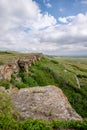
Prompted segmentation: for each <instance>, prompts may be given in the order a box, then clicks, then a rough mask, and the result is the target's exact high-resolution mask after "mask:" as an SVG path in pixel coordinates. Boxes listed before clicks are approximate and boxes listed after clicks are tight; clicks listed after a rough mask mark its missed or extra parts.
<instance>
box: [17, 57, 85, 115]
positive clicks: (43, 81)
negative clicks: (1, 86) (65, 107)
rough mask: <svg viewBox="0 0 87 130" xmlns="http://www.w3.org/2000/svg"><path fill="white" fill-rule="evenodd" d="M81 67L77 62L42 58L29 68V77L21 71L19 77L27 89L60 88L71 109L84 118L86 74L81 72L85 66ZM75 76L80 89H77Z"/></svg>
mask: <svg viewBox="0 0 87 130" xmlns="http://www.w3.org/2000/svg"><path fill="white" fill-rule="evenodd" d="M72 60H73V59H72ZM74 60H75V59H74ZM79 61H80V59H79ZM81 65H82V66H81ZM76 66H77V67H76ZM79 66H80V67H79ZM83 66H84V65H83V64H82V63H79V64H78V63H77V61H76V62H75V61H74V62H69V61H68V62H67V61H66V62H65V61H61V60H59V59H57V58H48V57H43V58H42V60H41V61H39V62H38V63H37V64H36V65H32V66H31V67H30V68H29V71H31V75H28V74H26V73H25V72H23V71H21V72H20V74H19V75H20V77H21V79H22V82H23V83H24V84H26V85H27V86H29V87H33V86H46V85H50V84H51V85H56V86H58V87H60V88H61V89H62V90H63V92H64V93H65V94H66V96H67V97H68V100H69V102H70V103H71V105H72V107H73V108H74V109H75V110H76V111H77V113H78V114H80V115H81V116H82V117H83V118H85V117H87V80H86V78H87V73H86V72H85V71H83V70H86V67H87V66H86V65H85V66H86V67H85V68H83ZM81 67H82V69H81ZM79 68H80V69H79ZM75 75H76V76H77V78H78V80H79V82H80V87H81V88H78V85H77V80H76V78H75Z"/></svg>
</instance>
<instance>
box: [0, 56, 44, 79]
mask: <svg viewBox="0 0 87 130" xmlns="http://www.w3.org/2000/svg"><path fill="white" fill-rule="evenodd" d="M41 57H42V54H30V55H29V57H27V58H25V59H23V58H19V59H18V60H15V61H12V62H9V63H6V64H4V65H2V66H0V81H1V80H9V81H10V80H11V75H12V74H16V73H18V72H19V70H20V69H21V68H23V69H24V71H25V72H27V73H28V69H29V66H31V65H32V64H36V62H37V61H38V60H40V58H41Z"/></svg>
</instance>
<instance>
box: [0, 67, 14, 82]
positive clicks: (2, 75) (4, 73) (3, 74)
mask: <svg viewBox="0 0 87 130" xmlns="http://www.w3.org/2000/svg"><path fill="white" fill-rule="evenodd" d="M12 73H13V70H12V69H11V68H10V67H9V66H8V65H3V66H0V80H10V79H11V75H12Z"/></svg>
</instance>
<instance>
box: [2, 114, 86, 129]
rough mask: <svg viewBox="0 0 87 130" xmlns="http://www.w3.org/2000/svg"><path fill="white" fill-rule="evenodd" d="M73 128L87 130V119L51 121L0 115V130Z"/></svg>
mask: <svg viewBox="0 0 87 130" xmlns="http://www.w3.org/2000/svg"><path fill="white" fill-rule="evenodd" d="M62 129H75V130H87V120H86V119H85V120H83V121H75V120H71V121H58V120H54V121H51V122H48V121H44V120H40V119H36V120H35V119H27V120H24V121H16V120H14V119H13V117H12V116H10V115H4V114H1V115H0V130H62Z"/></svg>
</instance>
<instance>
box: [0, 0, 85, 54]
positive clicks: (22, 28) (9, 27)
mask: <svg viewBox="0 0 87 130" xmlns="http://www.w3.org/2000/svg"><path fill="white" fill-rule="evenodd" d="M0 50H14V51H21V52H42V53H45V54H50V55H65V56H66V55H69V56H71V55H87V0H15V1H14V0H1V1H0Z"/></svg>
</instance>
